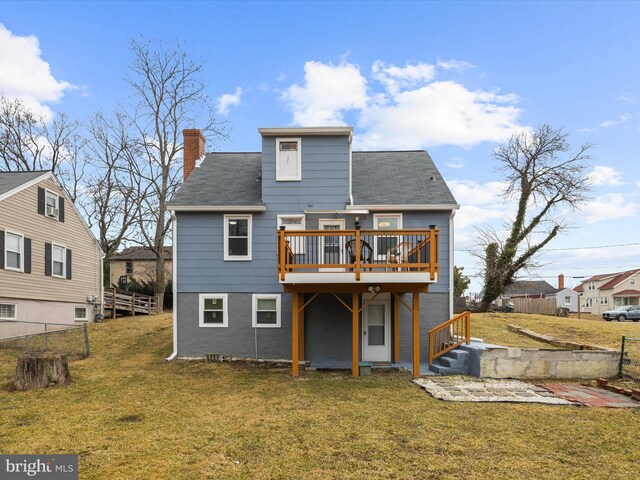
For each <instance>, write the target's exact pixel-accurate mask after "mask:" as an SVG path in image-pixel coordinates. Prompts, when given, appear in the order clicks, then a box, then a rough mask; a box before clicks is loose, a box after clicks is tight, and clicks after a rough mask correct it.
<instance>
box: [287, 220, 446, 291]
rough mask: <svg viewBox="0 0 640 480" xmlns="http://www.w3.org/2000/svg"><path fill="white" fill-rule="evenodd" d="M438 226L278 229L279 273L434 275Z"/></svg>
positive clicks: (432, 278) (357, 275) (358, 276)
mask: <svg viewBox="0 0 640 480" xmlns="http://www.w3.org/2000/svg"><path fill="white" fill-rule="evenodd" d="M438 235H439V230H438V229H437V228H428V229H407V230H360V229H359V228H356V229H354V230H300V231H290V230H285V229H283V228H281V229H280V230H278V275H279V278H280V280H282V281H285V279H286V275H287V273H290V272H295V273H319V274H322V273H331V272H334V273H335V272H355V277H356V280H360V274H361V273H362V272H389V273H392V272H428V273H429V274H430V279H431V280H435V278H436V273H437V271H438Z"/></svg>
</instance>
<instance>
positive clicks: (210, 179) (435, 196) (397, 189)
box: [169, 150, 456, 206]
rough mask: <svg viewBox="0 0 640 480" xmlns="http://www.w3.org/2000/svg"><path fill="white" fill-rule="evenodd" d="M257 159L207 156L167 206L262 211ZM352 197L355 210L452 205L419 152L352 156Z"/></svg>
mask: <svg viewBox="0 0 640 480" xmlns="http://www.w3.org/2000/svg"><path fill="white" fill-rule="evenodd" d="M261 158H262V154H261V153H259V152H258V153H207V155H206V158H205V160H204V161H203V162H202V164H201V165H200V167H198V168H195V169H194V170H193V172H191V175H189V178H188V180H187V181H186V182H185V183H184V185H182V187H180V189H179V190H178V192H177V193H176V194H175V195H174V197H173V199H172V200H171V201H170V202H169V204H170V205H172V206H191V205H199V206H200V205H201V206H239V205H247V206H253V205H261V204H262V203H261V198H262V192H261V182H260V181H259V177H260V172H261ZM432 176H433V177H434V178H435V180H431V178H432ZM353 197H354V202H355V204H356V205H434V204H446V205H456V200H455V198H453V195H452V194H451V191H450V190H449V187H448V186H447V184H446V183H445V181H444V179H443V178H442V175H440V172H439V171H438V169H437V167H436V166H435V164H434V163H433V160H431V157H430V156H429V154H428V153H427V152H425V151H423V150H421V151H404V152H353Z"/></svg>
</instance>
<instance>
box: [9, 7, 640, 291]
mask: <svg viewBox="0 0 640 480" xmlns="http://www.w3.org/2000/svg"><path fill="white" fill-rule="evenodd" d="M638 18H640V3H638V2H601V3H600V2H535V3H534V2H531V3H530V2H513V3H510V2H496V3H494V2H470V3H467V2H445V3H440V2H355V1H352V2H256V3H254V2H230V3H225V2H171V1H165V2H109V1H103V2H71V3H66V2H44V3H39V2H5V1H0V92H1V93H3V94H5V95H6V96H10V97H19V98H21V99H23V100H24V101H25V102H26V103H27V104H28V105H29V106H30V107H31V108H33V109H34V110H36V111H38V112H39V113H41V114H42V115H44V116H45V117H47V116H51V115H52V113H53V112H57V111H63V112H66V113H67V114H68V115H69V116H71V117H72V118H75V119H79V120H82V119H85V118H87V117H89V116H90V115H92V114H93V113H95V112H97V111H99V110H102V111H105V112H109V111H112V110H114V109H115V108H116V107H117V106H118V105H119V104H126V103H127V102H128V101H129V99H130V97H129V95H130V90H129V87H128V86H127V84H126V83H125V81H124V78H125V76H126V75H127V65H128V64H129V62H130V60H131V54H130V52H129V49H128V44H129V41H130V39H132V38H133V39H140V38H144V39H147V40H151V41H153V42H164V43H165V44H166V45H172V44H174V43H175V42H176V41H177V42H180V44H181V45H182V46H183V48H184V49H185V50H186V51H187V52H188V53H189V55H190V56H191V57H192V58H194V59H196V60H197V59H201V60H202V61H204V62H205V72H206V77H205V81H206V82H207V93H208V95H209V96H210V97H211V100H212V102H214V103H215V105H216V108H217V112H218V117H217V118H218V119H219V120H221V121H225V122H226V126H227V127H228V128H229V129H230V135H229V139H228V140H225V141H219V142H215V143H214V142H209V143H208V145H207V146H208V150H214V149H215V150H222V151H258V150H259V149H260V136H259V134H258V132H257V129H258V128H259V127H272V126H286V125H319V124H323V125H336V124H348V125H352V126H353V127H354V148H355V149H356V150H381V149H398V150H403V149H404V150H406V149H426V150H428V151H429V153H430V155H431V157H432V158H433V159H434V161H435V163H436V165H437V166H438V168H439V169H440V171H441V173H442V175H443V176H444V178H445V179H446V181H447V183H448V184H449V186H450V188H451V189H452V191H453V193H454V195H455V197H456V199H457V200H458V203H460V204H461V209H460V211H459V212H458V213H457V215H456V232H455V238H456V244H455V249H456V251H455V263H456V265H459V266H463V267H464V269H465V270H464V272H465V274H468V275H470V276H471V278H472V280H473V281H472V284H471V291H472V292H478V291H479V290H480V288H481V278H480V271H481V266H480V265H478V263H477V260H476V259H475V258H474V257H473V256H472V255H471V254H470V250H472V249H473V248H474V245H475V242H476V240H475V239H476V238H477V233H476V229H477V228H478V227H482V226H483V225H494V226H496V228H500V226H501V225H502V224H503V222H504V220H505V219H507V218H508V217H509V215H510V214H511V212H513V210H514V207H513V202H505V201H504V200H503V199H502V197H501V196H500V192H501V191H502V188H503V187H504V183H503V182H502V178H501V175H500V173H499V172H498V171H497V163H496V161H495V160H494V159H493V158H492V152H493V150H494V148H495V147H496V145H498V144H499V143H501V142H505V141H506V140H508V138H509V137H510V135H512V134H513V133H514V132H517V131H520V130H522V129H526V128H532V127H535V126H537V125H540V124H542V123H548V124H550V125H551V126H552V127H556V128H559V127H563V128H564V129H565V131H566V133H568V134H569V142H570V143H571V145H573V146H575V147H578V146H579V145H581V144H583V143H585V142H591V143H593V144H594V147H593V148H592V149H591V154H592V156H593V159H592V160H591V161H590V163H589V170H588V171H589V174H590V178H591V181H592V190H591V192H590V198H589V200H588V202H587V203H586V204H585V205H583V206H582V207H581V209H580V210H579V211H577V212H575V213H571V212H566V211H559V212H557V215H561V216H563V218H570V219H571V220H572V224H571V228H569V229H567V230H566V231H565V232H564V233H563V234H562V235H560V236H559V237H557V238H555V239H554V240H553V241H552V242H551V243H550V244H549V245H548V248H547V249H546V251H545V252H544V253H543V254H542V255H540V257H539V263H540V264H541V266H540V267H538V268H536V269H535V270H534V271H530V272H523V273H522V274H521V277H522V278H523V279H544V280H547V281H549V282H550V283H551V284H552V285H554V286H555V285H556V281H557V280H556V279H557V275H558V274H559V273H563V274H564V275H565V277H566V284H567V285H568V286H575V285H577V284H578V283H579V282H580V281H581V278H582V277H588V276H591V275H595V274H600V273H608V272H616V271H623V270H626V269H631V268H640V158H639V156H640V62H639V61H638V59H640V28H639V27H638V25H639V23H638ZM185 127H195V128H197V127H198V125H190V126H185Z"/></svg>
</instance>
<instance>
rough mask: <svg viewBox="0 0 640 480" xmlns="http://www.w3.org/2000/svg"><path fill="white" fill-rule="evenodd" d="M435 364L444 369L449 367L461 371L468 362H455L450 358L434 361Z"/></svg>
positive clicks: (455, 360)
mask: <svg viewBox="0 0 640 480" xmlns="http://www.w3.org/2000/svg"><path fill="white" fill-rule="evenodd" d="M436 362H437V363H439V364H440V365H443V366H445V367H449V368H451V369H453V370H461V369H464V368H465V367H466V366H467V365H468V363H469V362H465V361H464V360H457V359H455V358H451V357H440V358H438V359H437V360H436Z"/></svg>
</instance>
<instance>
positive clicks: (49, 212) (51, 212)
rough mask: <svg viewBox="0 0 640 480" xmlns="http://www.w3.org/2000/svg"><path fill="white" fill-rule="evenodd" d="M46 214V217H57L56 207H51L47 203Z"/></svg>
mask: <svg viewBox="0 0 640 480" xmlns="http://www.w3.org/2000/svg"><path fill="white" fill-rule="evenodd" d="M47 216H48V217H57V216H58V209H57V208H56V207H52V206H51V205H47Z"/></svg>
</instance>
